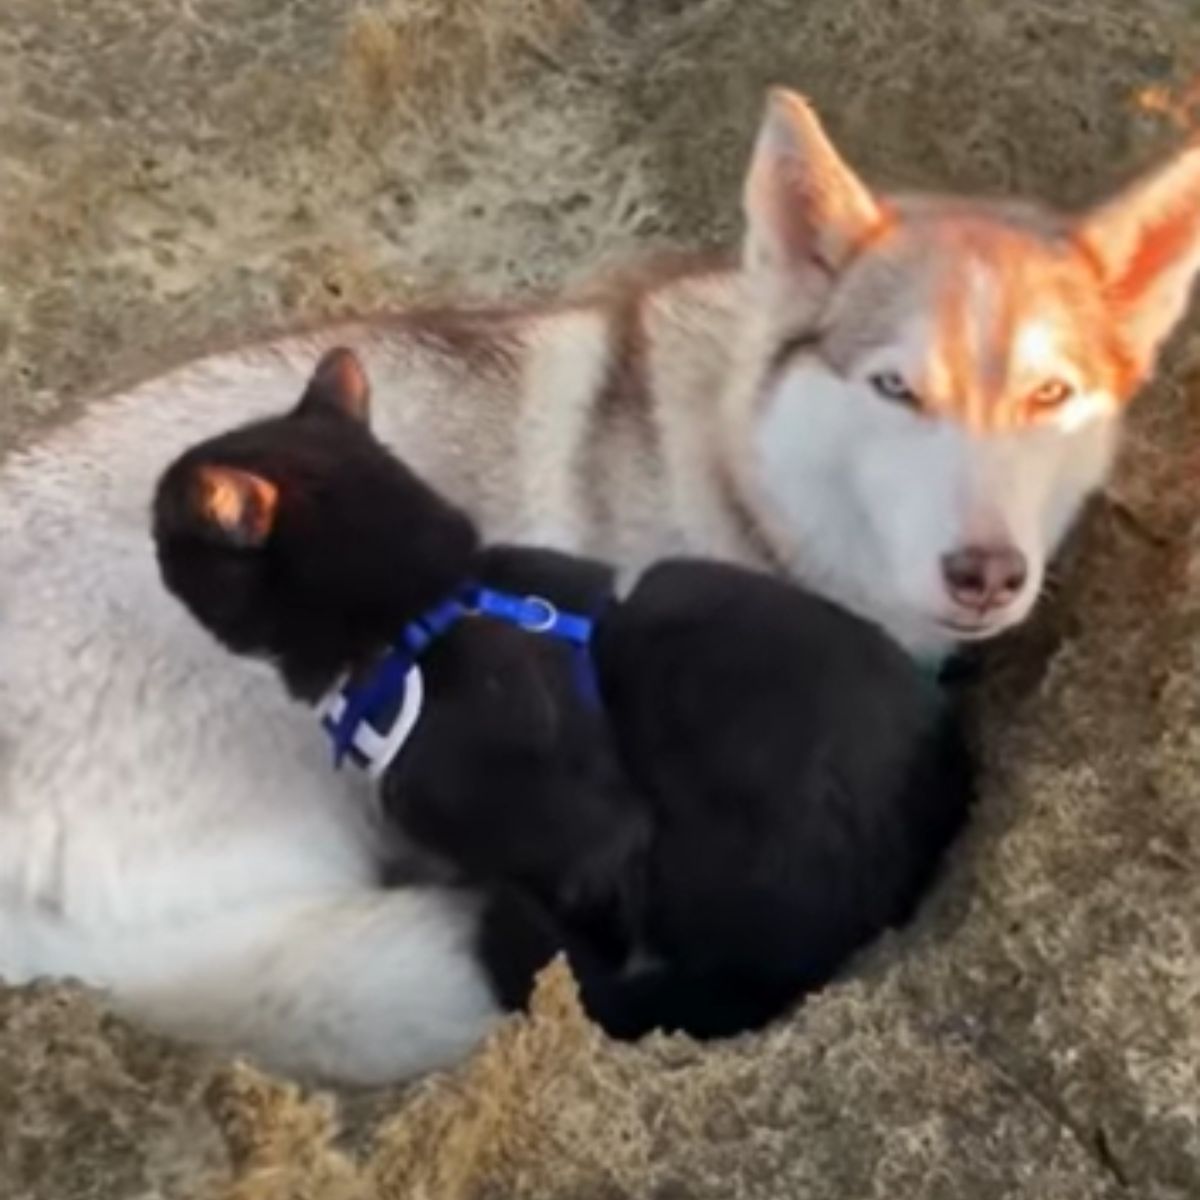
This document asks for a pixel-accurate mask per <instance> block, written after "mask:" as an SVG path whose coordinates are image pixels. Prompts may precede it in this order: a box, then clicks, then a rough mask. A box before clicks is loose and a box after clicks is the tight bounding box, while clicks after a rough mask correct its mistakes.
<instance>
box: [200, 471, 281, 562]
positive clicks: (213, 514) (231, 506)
mask: <svg viewBox="0 0 1200 1200" xmlns="http://www.w3.org/2000/svg"><path fill="white" fill-rule="evenodd" d="M188 501H189V507H190V509H191V512H192V516H193V517H194V518H195V519H196V520H198V521H199V522H200V523H201V525H202V526H203V527H204V528H205V529H206V530H208V531H209V533H211V534H212V535H214V536H215V537H216V538H217V539H218V540H220V541H223V542H227V543H229V544H230V545H233V546H237V547H239V548H242V549H254V548H255V547H258V546H261V545H263V544H264V543H265V542H266V540H267V539H268V538H269V537H270V536H271V530H272V528H274V525H275V514H276V512H277V510H278V508H279V489H278V488H277V487H276V486H275V485H274V484H273V483H272V482H271V481H270V480H269V479H264V478H263V477H262V476H261V475H255V474H253V473H252V472H250V471H242V470H239V469H238V468H237V467H222V466H212V465H207V464H206V465H203V466H200V467H197V468H196V470H195V472H194V473H193V475H192V479H191V488H190V490H189V495H188Z"/></svg>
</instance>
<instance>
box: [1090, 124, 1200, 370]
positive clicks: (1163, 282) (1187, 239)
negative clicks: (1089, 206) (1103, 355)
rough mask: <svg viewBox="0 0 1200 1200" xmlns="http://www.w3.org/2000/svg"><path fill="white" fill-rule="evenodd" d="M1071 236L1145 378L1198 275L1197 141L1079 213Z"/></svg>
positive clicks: (1199, 158) (1199, 149)
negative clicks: (1093, 266) (1095, 267)
mask: <svg viewBox="0 0 1200 1200" xmlns="http://www.w3.org/2000/svg"><path fill="white" fill-rule="evenodd" d="M1077 232H1078V236H1079V237H1080V239H1081V240H1082V242H1083V244H1084V245H1085V246H1086V247H1087V249H1088V251H1089V253H1090V255H1091V257H1092V258H1093V259H1095V260H1096V261H1097V262H1098V263H1099V264H1100V271H1101V275H1102V278H1103V287H1104V291H1105V294H1106V297H1107V299H1108V302H1109V305H1110V307H1111V310H1112V312H1113V314H1114V316H1115V318H1116V320H1117V322H1118V324H1119V327H1120V330H1121V337H1122V340H1123V342H1124V344H1125V347H1126V351H1127V353H1128V354H1129V356H1130V358H1131V360H1132V362H1133V364H1134V366H1135V369H1136V374H1137V375H1138V376H1139V377H1141V378H1144V377H1145V376H1146V375H1148V374H1149V373H1150V372H1151V371H1152V370H1153V368H1154V365H1155V362H1156V360H1157V357H1158V352H1159V350H1161V348H1162V346H1163V343H1164V342H1165V341H1166V340H1167V338H1168V337H1169V336H1170V335H1171V332H1172V331H1173V330H1174V328H1175V326H1176V325H1177V324H1178V323H1179V321H1180V320H1181V319H1182V317H1183V315H1184V313H1185V311H1186V310H1187V307H1188V302H1189V299H1190V298H1191V293H1192V286H1193V284H1194V282H1195V279H1196V276H1197V273H1200V140H1196V141H1193V142H1192V143H1191V144H1190V145H1189V146H1187V147H1185V148H1184V149H1183V150H1182V151H1180V152H1178V153H1177V154H1176V155H1175V156H1174V157H1172V158H1171V159H1169V160H1168V161H1167V162H1165V163H1164V164H1162V165H1161V166H1160V167H1159V168H1158V169H1157V170H1153V171H1150V172H1148V173H1146V174H1145V175H1143V176H1142V177H1141V178H1140V179H1138V180H1135V181H1134V183H1133V184H1132V185H1131V186H1130V187H1128V188H1126V189H1125V190H1124V191H1123V192H1121V193H1119V194H1118V195H1117V196H1116V197H1115V198H1114V199H1112V200H1110V201H1108V202H1107V203H1106V204H1101V205H1100V206H1099V207H1097V208H1095V209H1093V210H1092V211H1091V212H1089V213H1086V214H1084V216H1083V218H1082V219H1081V221H1080V222H1079V225H1078V229H1077Z"/></svg>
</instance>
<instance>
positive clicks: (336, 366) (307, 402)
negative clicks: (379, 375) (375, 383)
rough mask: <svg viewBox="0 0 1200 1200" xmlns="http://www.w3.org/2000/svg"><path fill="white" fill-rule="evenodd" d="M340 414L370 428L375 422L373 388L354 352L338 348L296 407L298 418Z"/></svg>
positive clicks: (319, 366)
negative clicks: (372, 419) (372, 413)
mask: <svg viewBox="0 0 1200 1200" xmlns="http://www.w3.org/2000/svg"><path fill="white" fill-rule="evenodd" d="M313 413H337V414H340V415H341V416H344V417H350V418H351V419H352V420H354V421H357V422H359V423H360V424H362V425H366V424H367V423H368V422H369V421H370V419H371V385H370V382H369V381H368V380H367V372H366V370H365V369H364V368H363V365H362V363H361V361H359V357H358V355H357V354H355V353H354V351H353V350H347V349H346V348H345V347H344V346H337V347H335V348H334V349H333V350H329V351H326V353H325V354H324V355H322V357H321V361H320V362H318V363H317V365H316V369H315V370H314V371H313V373H312V376H311V378H310V379H309V381H308V386H307V387H305V389H304V395H303V396H301V397H300V403H299V404H298V405H296V415H297V416H301V417H305V416H310V415H311V414H313Z"/></svg>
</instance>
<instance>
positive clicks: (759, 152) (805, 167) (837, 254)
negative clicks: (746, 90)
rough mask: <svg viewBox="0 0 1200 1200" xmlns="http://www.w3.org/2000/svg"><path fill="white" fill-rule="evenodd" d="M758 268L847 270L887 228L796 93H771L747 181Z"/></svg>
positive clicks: (750, 246)
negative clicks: (853, 258) (852, 258)
mask: <svg viewBox="0 0 1200 1200" xmlns="http://www.w3.org/2000/svg"><path fill="white" fill-rule="evenodd" d="M744 206H745V210H746V220H747V226H748V229H747V245H746V261H747V265H748V266H751V267H756V266H764V267H767V268H768V269H770V268H782V269H792V270H795V269H798V268H803V267H804V266H805V265H812V264H816V265H817V266H818V267H819V268H821V269H823V270H824V271H826V272H831V271H837V270H840V269H841V268H842V267H843V266H844V265H845V263H846V261H847V260H848V259H849V257H850V256H851V255H852V254H853V253H854V252H855V250H857V249H858V248H859V247H860V246H861V245H862V244H863V242H865V241H866V240H867V239H869V238H870V237H871V236H872V234H873V233H875V232H876V231H877V230H878V229H879V228H880V226H881V225H882V224H883V222H884V220H885V213H884V210H883V207H882V205H881V204H880V203H879V201H878V200H877V199H876V198H875V196H874V195H873V194H872V192H871V190H870V189H869V188H868V187H867V186H866V184H865V183H863V182H862V180H861V179H859V177H858V176H857V175H856V174H855V173H854V171H853V170H852V169H851V168H850V167H849V165H848V164H847V163H846V162H845V161H844V160H843V159H842V157H841V155H840V154H839V153H838V152H837V150H836V149H835V148H834V145H833V143H832V142H831V141H830V140H829V137H828V136H827V134H826V133H825V130H824V128H823V127H822V125H821V122H820V120H819V119H818V117H817V115H816V113H815V112H814V111H813V110H812V108H811V107H810V106H809V104H808V102H807V101H806V100H804V99H803V98H802V97H801V96H799V95H797V94H796V93H795V92H790V91H787V90H785V89H783V88H776V89H774V90H772V91H771V93H770V95H769V97H768V100H767V108H766V113H765V114H764V116H763V121H762V125H761V126H760V128H759V132H758V140H757V142H756V143H755V147H754V153H753V156H752V159H751V162H750V171H749V174H748V175H747V177H746V184H745V192H744Z"/></svg>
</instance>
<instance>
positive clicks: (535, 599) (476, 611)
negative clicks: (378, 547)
mask: <svg viewBox="0 0 1200 1200" xmlns="http://www.w3.org/2000/svg"><path fill="white" fill-rule="evenodd" d="M480 617H483V618H488V619H491V620H493V621H500V622H503V623H504V624H506V625H513V626H515V627H516V628H518V629H523V630H525V631H526V632H527V633H531V634H535V635H537V636H539V637H548V638H554V639H556V640H558V641H562V642H566V643H567V644H568V645H570V646H572V647H573V649H574V651H575V654H574V665H575V671H576V684H577V686H578V688H579V690H580V693H581V695H582V696H583V698H584V699H585V700H586V701H587V702H588V703H591V704H598V703H599V695H600V694H599V688H598V685H597V682H596V677H595V667H594V664H593V663H592V655H591V639H592V631H593V629H594V628H595V621H594V619H593V618H592V617H588V616H583V615H581V614H579V613H569V612H562V611H560V610H559V608H558V607H557V605H555V604H553V603H552V602H551V601H549V600H547V599H545V598H544V597H542V596H515V595H511V594H509V593H507V592H498V591H494V590H492V589H491V588H484V587H478V586H474V585H471V586H468V587H465V588H462V589H461V590H460V591H459V592H457V593H456V594H455V595H453V596H451V597H450V598H449V599H448V600H444V601H443V602H442V603H441V604H439V605H437V606H436V607H435V608H431V609H430V610H429V611H428V612H426V613H424V614H423V615H422V616H420V617H418V618H417V619H416V620H415V621H412V622H410V623H409V624H408V625H406V626H405V628H404V630H403V631H402V632H401V634H400V636H399V638H397V639H396V641H395V643H394V644H393V645H392V648H391V649H390V650H389V651H388V652H387V654H386V655H384V657H383V658H382V659H381V660H380V662H379V664H378V665H377V666H376V667H375V668H374V670H373V671H372V672H371V673H370V674H369V675H368V676H366V677H365V678H363V679H357V680H356V679H353V678H348V679H344V680H342V682H341V683H339V684H338V685H337V686H336V687H335V688H334V689H333V691H331V692H330V693H329V695H328V696H326V697H325V699H324V700H322V701H321V702H320V704H319V705H318V706H317V715H318V718H319V719H320V722H321V727H322V728H323V729H324V730H325V732H326V733H327V734H328V735H329V738H330V740H331V741H332V743H333V762H334V766H335V767H340V766H341V765H342V763H343V762H344V761H345V759H347V758H350V759H351V760H352V761H353V762H355V763H357V764H358V765H359V766H360V767H362V768H363V769H364V770H365V771H366V773H367V774H368V775H369V776H370V777H371V778H372V779H378V778H379V777H380V776H381V775H382V774H383V773H384V771H386V770H387V768H388V767H389V766H390V765H391V764H392V763H393V762H395V760H396V757H397V755H399V753H400V751H401V750H402V749H403V748H404V745H405V743H406V742H407V741H408V739H409V737H410V736H411V735H412V732H413V730H414V729H415V728H416V726H417V722H418V721H419V720H420V717H421V710H422V707H423V705H424V701H425V684H424V678H423V676H422V674H421V668H420V665H419V664H418V661H417V660H418V659H419V658H420V657H421V655H422V654H423V653H424V652H425V650H426V649H427V648H428V647H429V646H430V644H431V643H432V642H434V641H435V640H436V639H437V638H439V637H441V636H442V635H443V634H444V633H446V631H447V630H449V629H450V628H451V627H452V626H454V625H456V624H458V622H459V621H462V620H465V619H473V618H480Z"/></svg>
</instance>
